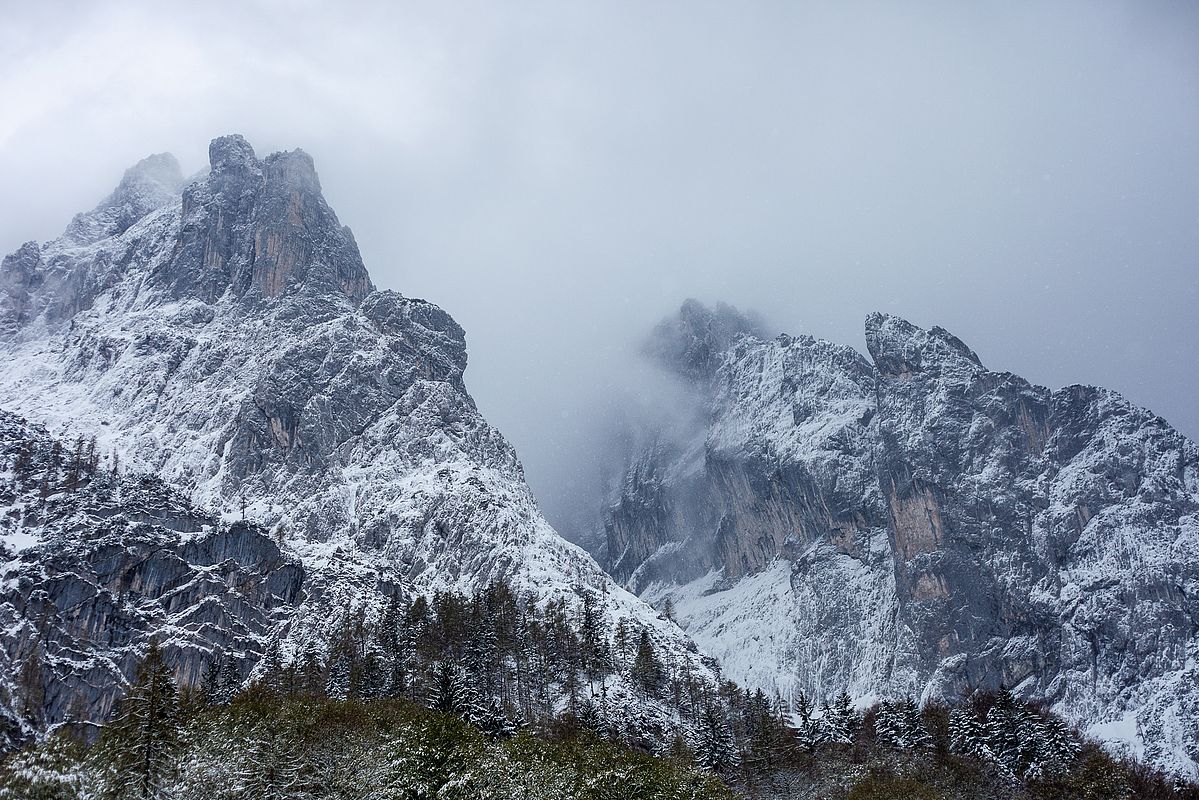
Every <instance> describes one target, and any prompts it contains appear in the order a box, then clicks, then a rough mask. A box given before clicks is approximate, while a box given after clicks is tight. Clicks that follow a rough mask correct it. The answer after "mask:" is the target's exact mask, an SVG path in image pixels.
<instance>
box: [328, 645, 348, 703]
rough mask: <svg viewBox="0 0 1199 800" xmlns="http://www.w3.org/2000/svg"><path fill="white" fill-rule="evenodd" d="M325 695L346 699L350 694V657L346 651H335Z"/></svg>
mask: <svg viewBox="0 0 1199 800" xmlns="http://www.w3.org/2000/svg"><path fill="white" fill-rule="evenodd" d="M325 696H326V697H331V698H333V699H334V700H344V699H346V698H347V697H349V696H350V658H349V656H348V655H347V654H346V653H345V652H344V651H343V652H337V653H335V654H334V655H333V660H332V661H331V662H330V663H329V675H328V677H327V678H326V679H325Z"/></svg>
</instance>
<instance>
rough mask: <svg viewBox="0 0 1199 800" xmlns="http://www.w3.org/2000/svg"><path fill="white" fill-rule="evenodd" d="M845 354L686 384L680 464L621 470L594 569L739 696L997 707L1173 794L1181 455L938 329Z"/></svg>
mask: <svg viewBox="0 0 1199 800" xmlns="http://www.w3.org/2000/svg"><path fill="white" fill-rule="evenodd" d="M683 313H686V314H688V315H691V316H694V315H695V313H696V312H695V310H694V309H693V308H692V309H691V310H690V311H687V312H683ZM866 340H867V350H868V353H869V355H870V357H871V359H872V362H873V363H872V362H871V361H868V360H866V359H865V358H864V357H863V356H861V355H860V354H859V353H857V352H856V351H855V350H854V349H853V348H849V347H845V346H843V345H836V344H833V343H830V342H824V341H823V340H819V339H814V338H812V337H790V336H786V335H782V336H779V337H776V338H774V339H770V340H763V339H761V338H758V337H754V336H752V335H743V336H740V337H738V338H736V339H735V340H733V341H731V342H730V344H729V345H728V346H727V347H726V349H725V351H724V354H723V356H722V357H721V358H720V360H719V366H718V367H717V368H716V369H715V371H713V372H711V374H710V375H709V376H707V377H703V376H700V377H699V378H698V379H697V380H696V382H695V385H696V386H697V390H699V391H701V393H702V394H703V396H704V398H705V403H706V409H707V413H708V416H709V422H708V423H707V425H706V427H705V428H704V430H703V431H701V432H700V434H699V436H700V437H701V438H702V442H703V444H702V447H700V446H698V445H693V446H689V447H687V448H676V449H674V450H671V449H670V448H669V447H668V448H664V449H663V448H659V449H658V450H656V451H653V452H651V451H650V450H648V449H647V450H642V451H634V452H632V453H629V454H628V455H627V462H626V479H625V482H624V484H623V486H622V487H621V488H620V489H619V490H618V492H617V493H616V494H615V495H614V496H613V498H612V500H611V505H610V506H609V509H608V511H607V512H605V514H604V517H603V525H604V527H605V529H606V531H607V534H608V555H607V560H606V562H605V563H606V564H607V565H608V567H609V569H611V570H613V572H614V574H615V575H616V576H617V577H618V578H619V579H620V580H622V581H624V582H625V583H626V585H628V586H629V587H630V588H632V589H633V590H635V591H637V592H638V593H640V594H641V595H642V596H644V597H646V598H648V599H651V600H652V601H654V602H656V603H662V602H664V601H665V600H666V599H670V600H671V602H672V604H673V606H674V608H675V609H676V613H677V614H678V617H679V619H680V622H681V623H682V624H683V625H684V627H685V628H687V629H688V631H689V632H690V633H691V634H692V635H693V636H694V637H695V638H696V640H697V642H698V643H699V644H700V646H701V647H704V648H705V649H707V650H708V651H709V652H711V653H713V655H715V656H717V658H718V659H719V660H721V661H722V663H723V664H724V665H725V667H726V670H728V672H729V674H730V675H731V676H732V677H734V678H735V679H737V680H739V681H741V682H744V683H746V684H748V685H751V686H753V685H758V686H765V687H766V688H767V689H771V688H777V689H779V690H780V691H782V692H783V694H784V696H786V695H787V694H788V693H789V692H791V691H798V690H800V689H802V690H804V691H805V692H807V693H809V694H815V695H816V696H827V695H828V694H830V693H831V692H834V691H836V690H838V688H840V687H848V688H849V689H850V691H851V692H852V693H854V694H855V695H856V696H858V697H859V698H861V699H863V700H864V701H868V700H869V699H870V698H874V697H880V696H881V697H885V696H891V695H895V694H902V693H905V692H915V693H917V694H921V695H923V696H924V697H926V698H930V699H931V698H936V697H948V698H955V697H958V696H960V695H961V694H962V693H965V692H968V691H970V690H972V689H995V688H999V687H1000V686H1007V687H1010V688H1013V689H1018V690H1019V691H1021V692H1022V693H1024V694H1025V695H1027V696H1034V697H1038V698H1042V699H1046V700H1048V701H1049V702H1051V703H1053V704H1055V708H1056V709H1057V710H1059V711H1061V712H1062V713H1063V714H1065V715H1066V716H1067V717H1069V718H1071V719H1073V720H1074V721H1075V722H1077V723H1080V724H1082V725H1083V726H1084V727H1090V728H1091V729H1092V731H1093V733H1094V734H1095V735H1097V736H1100V737H1102V738H1109V739H1114V740H1122V741H1124V742H1126V743H1127V746H1128V747H1129V748H1131V750H1132V752H1134V753H1137V754H1139V755H1142V756H1145V757H1147V758H1150V759H1151V760H1155V761H1156V763H1161V764H1168V765H1169V766H1170V767H1171V768H1175V769H1180V770H1183V771H1188V772H1191V773H1193V772H1194V770H1195V762H1196V758H1197V757H1199V730H1197V729H1196V728H1195V726H1194V725H1193V724H1190V723H1188V722H1187V721H1186V720H1187V719H1193V718H1194V715H1193V714H1192V713H1191V711H1193V710H1194V709H1195V708H1197V707H1199V705H1197V704H1199V697H1197V696H1196V692H1195V691H1194V688H1193V687H1194V685H1195V684H1194V679H1195V677H1196V675H1195V667H1194V664H1195V654H1196V652H1197V647H1199V639H1197V637H1196V635H1195V632H1196V630H1199V627H1197V626H1196V621H1197V620H1199V608H1197V607H1196V606H1195V604H1194V602H1193V600H1192V599H1191V598H1192V597H1193V596H1194V595H1193V592H1192V589H1193V588H1194V587H1196V586H1199V576H1197V575H1196V570H1195V563H1196V562H1195V560H1194V557H1193V554H1194V552H1196V548H1199V513H1197V512H1199V448H1197V447H1196V446H1195V444H1194V443H1193V442H1191V441H1190V440H1188V439H1187V438H1186V437H1185V436H1183V435H1182V434H1179V433H1178V432H1177V431H1175V430H1173V429H1172V428H1170V427H1169V425H1168V424H1167V423H1166V422H1165V421H1164V420H1162V419H1161V418H1160V417H1158V416H1156V415H1154V414H1152V412H1148V411H1145V410H1143V409H1139V408H1137V407H1135V406H1133V405H1132V404H1130V403H1128V402H1127V401H1126V400H1124V399H1123V398H1122V397H1121V396H1120V395H1118V394H1117V393H1114V392H1111V391H1108V390H1103V389H1098V388H1095V387H1084V386H1071V387H1065V388H1063V389H1059V390H1056V391H1051V390H1049V389H1045V388H1043V387H1038V386H1035V385H1033V384H1030V383H1028V382H1027V381H1024V380H1023V379H1022V378H1019V377H1018V376H1015V375H1014V374H1012V373H1004V372H991V371H989V370H987V369H986V368H985V367H984V366H983V363H982V361H981V360H980V359H979V357H978V356H977V354H976V353H974V351H973V350H971V349H970V348H969V347H968V346H967V345H966V344H964V343H963V342H962V341H961V340H959V339H957V337H955V336H953V335H952V334H950V333H949V332H947V331H945V330H944V329H941V328H935V327H934V328H930V329H928V330H924V329H922V328H919V327H917V326H915V325H912V324H911V323H909V322H907V321H906V320H903V319H901V318H898V317H894V316H890V315H885V314H880V313H875V314H871V315H870V316H869V317H868V318H867V320H866ZM676 350H678V351H680V352H685V351H686V348H685V347H684V348H676ZM630 438H632V439H638V438H639V439H641V440H653V436H652V435H650V434H642V435H641V436H640V437H630ZM684 450H685V452H684ZM628 553H635V554H636V555H637V557H636V558H633V559H632V560H631V561H630V560H629V559H627V558H622V554H628ZM1188 554H1190V555H1188ZM1188 587H1190V588H1188ZM1158 631H1160V633H1159V632H1158ZM1126 654H1127V655H1126ZM1132 654H1135V655H1132ZM1188 676H1189V677H1188ZM1188 687H1191V688H1190V689H1188ZM1188 709H1189V710H1188Z"/></svg>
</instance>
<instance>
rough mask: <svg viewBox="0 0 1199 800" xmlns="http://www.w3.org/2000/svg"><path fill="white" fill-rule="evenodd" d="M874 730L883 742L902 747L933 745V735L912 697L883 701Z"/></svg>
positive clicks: (875, 720) (876, 717)
mask: <svg viewBox="0 0 1199 800" xmlns="http://www.w3.org/2000/svg"><path fill="white" fill-rule="evenodd" d="M874 730H875V734H876V735H877V736H878V739H879V741H880V742H882V743H883V744H886V745H888V746H890V747H896V748H900V749H912V748H921V747H931V746H932V743H933V739H932V735H931V734H929V732H928V729H927V728H926V727H925V726H924V718H923V714H922V713H921V711H920V706H918V705H916V701H915V700H913V699H912V698H911V697H906V698H904V699H903V700H901V701H900V702H898V703H894V704H893V703H883V704H882V705H880V706H879V708H878V713H877V714H876V716H875V719H874Z"/></svg>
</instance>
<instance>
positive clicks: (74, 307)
mask: <svg viewBox="0 0 1199 800" xmlns="http://www.w3.org/2000/svg"><path fill="white" fill-rule="evenodd" d="M209 156H210V162H211V164H210V169H209V172H208V173H207V175H206V177H204V178H203V179H201V180H199V181H197V182H193V183H191V184H189V185H187V186H186V187H181V186H179V183H181V182H180V181H177V180H176V177H177V167H174V168H173V171H172V165H173V159H169V157H152V158H151V159H148V160H147V161H146V162H142V164H140V165H138V166H137V167H135V168H134V169H133V170H131V171H130V173H129V174H127V175H126V178H125V180H124V181H122V184H121V186H122V187H123V188H118V190H117V191H116V192H115V193H114V195H113V198H115V199H113V198H110V199H109V200H106V201H105V202H104V203H102V204H101V205H100V206H99V207H98V208H97V209H96V210H94V211H92V212H90V213H88V214H83V215H80V216H79V217H77V218H76V220H75V221H74V222H72V223H71V228H69V229H68V232H67V234H65V235H64V236H63V237H61V238H60V239H58V240H55V241H53V242H50V243H48V244H45V245H40V246H39V245H37V244H35V243H30V244H27V245H25V246H23V247H22V248H21V249H20V250H19V251H18V252H17V253H16V254H14V255H12V256H9V257H8V258H7V259H5V261H4V264H3V268H2V269H0V301H2V302H3V305H2V306H0V326H2V328H0V329H2V331H3V335H2V336H0V354H2V357H3V358H4V360H5V363H6V364H7V365H8V366H7V368H6V370H5V371H4V372H3V373H2V374H0V408H5V409H8V410H10V411H11V412H14V413H18V414H21V415H23V416H24V417H27V418H29V419H30V420H32V421H34V422H36V423H38V424H42V425H45V426H46V427H47V429H48V430H49V432H50V433H51V434H54V435H59V436H61V437H62V438H64V439H66V440H71V439H74V438H75V437H76V436H78V435H82V436H84V437H92V436H94V437H96V439H97V448H98V451H99V452H100V453H103V454H109V453H115V454H118V455H119V459H120V464H121V465H122V467H123V469H125V470H127V471H128V472H129V473H131V474H132V473H149V474H153V475H155V476H159V477H160V478H161V479H162V480H163V481H164V482H165V483H166V485H168V486H171V487H174V488H176V489H178V490H179V491H181V492H182V493H183V494H184V495H185V496H187V497H188V498H189V501H190V502H191V503H194V504H195V506H196V507H199V508H205V509H209V510H210V511H209V512H208V513H211V514H212V515H213V517H212V518H211V519H212V520H213V523H212V524H216V521H217V520H219V519H227V520H229V519H231V520H238V519H241V518H242V517H243V516H244V518H246V519H248V520H251V521H253V522H254V523H255V524H256V525H260V526H262V528H264V529H266V530H267V531H269V537H268V538H269V539H273V540H277V541H280V542H282V543H283V545H282V552H283V553H284V554H285V555H284V556H283V557H284V558H285V559H292V560H294V561H295V562H297V563H298V564H299V565H300V567H301V568H302V570H303V575H304V580H303V586H302V590H301V591H300V592H299V594H298V595H297V594H289V595H287V597H288V598H291V599H292V600H294V602H295V606H294V608H292V610H291V611H290V612H288V613H286V614H282V616H280V615H278V614H276V611H275V609H276V606H269V603H268V600H267V599H266V598H260V597H258V596H257V595H255V598H254V599H253V601H252V602H253V603H258V604H259V605H261V607H262V608H263V609H267V610H269V612H270V620H271V622H272V624H273V625H274V627H273V628H272V630H271V631H270V633H269V636H270V637H271V638H273V639H277V640H279V641H280V642H281V649H282V652H283V656H284V658H287V657H289V655H290V654H291V653H293V652H294V651H295V650H296V649H297V648H299V647H301V646H308V645H309V644H313V643H315V646H316V647H317V649H318V651H319V649H320V648H321V647H323V646H324V643H325V642H327V639H328V637H329V635H330V633H331V631H333V630H335V629H336V627H337V626H338V625H339V624H340V623H341V621H342V620H343V619H345V618H346V616H347V615H349V614H356V613H366V614H367V615H368V616H369V615H370V614H371V613H373V609H376V608H377V607H378V606H379V605H381V604H383V603H384V602H385V601H386V600H387V599H388V598H389V597H391V596H394V595H396V594H398V593H399V594H403V593H410V592H414V591H421V592H428V591H433V590H436V589H456V590H460V591H471V590H474V589H477V588H480V587H482V586H484V585H486V584H487V583H489V582H491V581H494V580H497V579H505V580H508V581H509V582H510V583H512V584H513V587H514V588H515V589H516V590H518V591H520V592H526V593H529V594H530V595H531V596H532V598H533V599H534V600H536V601H543V602H544V601H549V600H550V599H552V598H554V597H568V598H569V599H570V600H571V602H572V603H573V602H576V601H577V600H578V595H579V594H580V593H583V592H585V593H592V594H594V595H595V596H596V597H602V604H601V607H602V608H603V609H604V614H605V615H606V617H607V618H608V619H609V621H611V622H612V623H613V624H615V621H617V620H626V621H627V622H629V623H631V624H633V625H634V626H635V628H645V629H648V630H649V631H650V632H651V636H652V639H653V640H654V641H655V642H656V643H657V644H658V645H659V647H660V648H661V649H662V652H663V653H664V655H666V656H667V657H669V658H673V659H677V660H679V661H680V663H682V662H685V663H686V664H687V665H689V668H692V669H694V670H695V671H696V673H697V674H699V675H708V676H709V677H710V676H711V674H712V673H711V672H710V670H709V668H708V666H707V665H706V663H705V662H704V661H703V660H702V659H701V658H700V657H699V656H698V655H697V654H696V653H695V647H694V645H693V644H692V643H691V642H690V640H689V639H688V638H687V637H686V635H685V634H683V633H682V632H681V631H680V630H679V629H678V628H677V626H674V625H671V624H669V623H667V622H665V621H663V620H660V619H658V617H657V615H656V613H655V612H654V611H653V609H651V608H649V607H648V606H646V605H645V604H644V603H642V602H641V601H640V600H638V599H637V598H635V597H634V596H632V595H631V594H629V593H628V592H626V591H624V590H623V589H621V588H620V587H618V586H616V585H615V584H614V583H613V582H612V581H611V580H610V579H609V578H608V577H607V575H606V574H605V573H604V572H603V571H602V570H601V569H600V568H599V566H598V565H597V564H596V563H595V562H594V561H593V560H592V559H591V558H590V557H589V556H587V555H586V553H584V552H583V551H581V550H580V549H579V548H577V547H575V546H574V545H571V544H569V543H567V542H565V541H564V540H562V539H561V538H560V537H558V536H557V534H556V533H555V532H554V531H553V530H552V529H551V528H550V526H549V525H548V524H547V523H546V522H545V520H544V519H543V518H542V516H541V514H540V512H539V510H538V509H537V506H536V503H535V502H534V499H533V497H532V494H531V493H530V491H529V489H528V486H527V485H526V484H525V481H524V476H523V471H522V469H521V466H520V463H519V461H518V459H517V457H516V454H515V453H514V451H513V450H512V448H511V446H510V445H509V444H508V443H507V442H506V441H505V440H504V438H503V437H502V436H501V435H500V434H499V432H498V431H496V430H495V429H494V428H492V427H491V426H490V425H488V424H487V422H486V421H485V420H484V419H483V418H482V416H481V415H480V414H479V413H478V410H477V409H476V407H475V404H474V402H473V401H472V399H471V398H470V395H469V394H468V393H467V391H466V388H465V385H464V383H463V372H464V370H465V369H466V340H465V335H464V333H463V331H462V329H461V328H460V327H459V326H458V325H457V324H456V323H455V322H454V321H453V319H452V318H451V317H450V316H449V315H448V314H446V313H445V312H444V311H442V310H441V309H440V308H438V307H436V306H434V305H432V304H431V303H427V302H425V301H423V300H416V299H412V298H407V297H403V296H401V295H399V294H397V293H395V292H390V291H376V290H374V288H373V287H372V285H371V282H370V278H369V276H368V274H367V272H366V269H365V267H364V266H363V263H362V260H361V258H360V256H359V253H358V249H357V246H356V245H355V243H354V239H353V237H352V236H351V235H350V232H349V229H348V228H345V227H343V226H342V225H341V224H340V223H339V222H338V220H337V217H336V215H335V214H334V213H333V211H332V210H331V209H330V208H329V206H328V205H327V204H326V203H325V201H324V199H323V197H322V196H321V192H320V183H319V181H318V179H317V176H316V172H315V170H314V169H313V164H312V160H311V158H309V157H308V156H307V155H306V154H304V153H303V152H300V151H294V152H291V153H277V154H274V155H271V156H268V157H266V158H265V159H259V158H258V157H257V156H256V155H255V154H254V151H253V150H252V148H251V147H250V145H249V144H248V143H247V142H246V141H245V140H244V139H242V138H241V137H240V136H226V137H222V138H220V139H217V140H215V141H213V142H212V145H211V147H210V148H209ZM131 176H132V177H131ZM113 209H119V211H114V210H113ZM113 220H119V224H118V223H117V222H114V221H113ZM76 231H87V232H88V233H87V235H83V234H77V233H76ZM23 519H24V518H23ZM30 524H32V523H28V522H22V523H20V525H30ZM97 530H98V529H97ZM18 532H19V533H22V535H24V529H23V528H21V529H20V530H19V531H18ZM30 535H35V536H38V537H41V536H42V533H41V531H40V530H33V531H31V533H30ZM96 535H97V536H99V535H100V534H98V533H97V534H96ZM162 535H164V536H166V535H167V534H165V533H164V534H162ZM89 541H90V540H89ZM187 541H190V539H189V540H187ZM181 542H182V540H181ZM184 544H186V542H183V543H181V544H180V545H179V546H180V547H183V546H184ZM87 546H89V547H90V546H91V544H88V545H87ZM129 546H131V547H132V546H134V545H132V544H131V545H129ZM189 546H190V545H189ZM171 547H174V545H171ZM45 552H47V551H45V550H37V551H30V553H31V555H30V558H31V559H39V558H43V557H44V556H43V555H41V554H43V553H45ZM172 552H174V551H172ZM189 552H190V551H189ZM178 555H179V557H180V558H183V559H184V560H185V561H186V560H187V559H188V558H189V557H190V556H187V555H186V554H183V553H182V552H180V553H179V554H178ZM79 557H80V558H83V559H84V560H86V559H87V558H89V557H88V556H85V555H80V556H79ZM246 558H247V559H248V560H247V561H243V560H242V559H241V558H240V557H237V558H234V562H235V563H236V565H237V569H240V570H242V571H247V570H249V571H253V570H255V569H258V567H256V566H255V564H257V563H258V560H257V559H258V556H257V555H255V554H254V553H253V552H248V553H247V555H246ZM188 563H191V562H188ZM42 588H43V589H44V588H45V587H42ZM45 591H47V592H49V594H50V595H51V597H52V598H53V596H54V591H53V590H50V589H45ZM280 596H281V597H282V595H280ZM259 601H261V602H259ZM247 602H248V603H249V602H251V601H247ZM270 602H273V601H270ZM289 602H290V601H289ZM268 606H269V608H268ZM23 613H24V612H20V611H19V612H17V617H20V616H21V614H23ZM247 613H248V612H247ZM230 624H233V623H232V622H231V623H230ZM238 624H239V625H240V623H238ZM262 624H263V625H265V624H266V622H265V621H264V622H263V623H262ZM250 627H251V628H252V630H251V633H252V634H253V635H252V636H249V639H252V640H253V642H251V643H249V644H246V645H245V648H246V653H247V658H248V659H249V661H250V662H252V661H253V660H254V659H255V658H257V657H258V655H259V654H260V653H261V652H262V651H261V646H262V641H263V640H262V638H261V637H260V636H259V633H260V627H261V626H259V627H257V628H256V627H253V626H250ZM146 629H147V630H148V628H146ZM231 635H232V634H231V633H230V632H229V631H223V632H220V633H217V632H212V634H211V637H210V638H209V640H208V642H209V645H210V647H212V646H215V647H225V644H223V642H224V640H225V639H227V638H228V637H229V636H231ZM134 638H135V639H136V641H132V642H131V643H130V647H132V648H134V649H137V648H140V647H144V644H145V642H144V635H141V636H140V638H139V637H134ZM228 646H229V647H234V648H239V647H242V646H243V645H242V644H240V643H234V642H230V643H229V645H228ZM18 657H19V656H18ZM179 669H181V670H182V671H184V672H186V673H187V674H186V675H184V677H186V678H190V677H192V673H191V671H190V670H191V667H190V666H188V665H187V664H182V665H181V666H180V667H179ZM126 676H127V673H126ZM76 688H79V687H76ZM80 691H87V690H83V689H80ZM101 691H103V692H106V691H108V689H107V688H103V689H97V692H101ZM93 707H94V708H95V709H97V710H98V711H99V712H101V713H102V712H103V710H104V708H106V706H105V705H104V702H103V701H102V700H100V699H99V698H98V696H97V698H94V703H93ZM58 711H59V710H58V709H57V708H49V709H47V711H46V715H47V720H46V722H48V723H49V724H54V723H55V722H57V721H59V720H61V719H62V716H61V715H60V714H59V713H58Z"/></svg>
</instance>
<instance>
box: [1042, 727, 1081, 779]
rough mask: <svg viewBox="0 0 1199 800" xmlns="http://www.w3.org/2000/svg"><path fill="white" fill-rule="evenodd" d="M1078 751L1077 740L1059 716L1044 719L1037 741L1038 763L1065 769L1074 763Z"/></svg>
mask: <svg viewBox="0 0 1199 800" xmlns="http://www.w3.org/2000/svg"><path fill="white" fill-rule="evenodd" d="M1078 751H1079V745H1078V740H1077V739H1076V738H1075V737H1074V734H1073V733H1071V731H1070V728H1069V726H1067V725H1066V723H1065V722H1064V721H1063V720H1062V719H1061V718H1060V717H1050V718H1049V719H1047V720H1045V721H1044V724H1043V726H1042V729H1041V736H1040V738H1039V741H1038V742H1037V751H1036V758H1037V761H1038V762H1039V763H1041V764H1042V765H1046V766H1048V767H1051V768H1054V769H1066V768H1069V767H1070V766H1072V765H1073V764H1074V761H1075V759H1077V758H1078Z"/></svg>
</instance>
